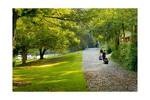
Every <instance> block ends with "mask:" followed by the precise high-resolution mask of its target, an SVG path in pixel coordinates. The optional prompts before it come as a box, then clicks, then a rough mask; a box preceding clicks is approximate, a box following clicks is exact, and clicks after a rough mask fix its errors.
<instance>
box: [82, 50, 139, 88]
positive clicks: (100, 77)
mask: <svg viewBox="0 0 150 100" xmlns="http://www.w3.org/2000/svg"><path fill="white" fill-rule="evenodd" d="M107 57H108V58H109V55H107ZM98 58H99V49H98V48H89V49H86V50H84V51H83V66H84V67H83V70H84V74H85V78H86V80H87V84H88V89H89V91H137V74H136V73H135V72H131V71H128V70H125V69H123V68H121V67H119V65H117V64H116V63H114V62H112V61H110V60H109V64H103V61H102V60H99V59H98Z"/></svg>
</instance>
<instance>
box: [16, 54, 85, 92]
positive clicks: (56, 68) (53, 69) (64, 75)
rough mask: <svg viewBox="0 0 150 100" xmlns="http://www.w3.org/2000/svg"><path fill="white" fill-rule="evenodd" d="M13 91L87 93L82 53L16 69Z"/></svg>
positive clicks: (37, 62) (38, 61)
mask: <svg viewBox="0 0 150 100" xmlns="http://www.w3.org/2000/svg"><path fill="white" fill-rule="evenodd" d="M13 91H87V88H86V81H85V79H84V75H83V71H82V52H75V53H69V54H66V55H63V56H58V57H53V58H49V59H43V60H37V61H32V62H29V63H27V64H26V65H24V66H17V67H14V68H13Z"/></svg>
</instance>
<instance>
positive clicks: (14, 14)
mask: <svg viewBox="0 0 150 100" xmlns="http://www.w3.org/2000/svg"><path fill="white" fill-rule="evenodd" d="M18 18H19V16H18V12H17V11H16V10H15V9H13V37H14V36H15V33H14V32H15V29H16V23H17V19H18Z"/></svg>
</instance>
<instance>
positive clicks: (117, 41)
mask: <svg viewBox="0 0 150 100" xmlns="http://www.w3.org/2000/svg"><path fill="white" fill-rule="evenodd" d="M115 41H116V43H115V48H116V50H117V49H118V47H119V45H120V41H119V34H118V33H117V34H116V38H115Z"/></svg>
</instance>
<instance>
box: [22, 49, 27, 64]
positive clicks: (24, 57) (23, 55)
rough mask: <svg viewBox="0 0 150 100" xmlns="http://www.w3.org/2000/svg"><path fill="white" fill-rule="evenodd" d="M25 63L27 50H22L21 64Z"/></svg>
mask: <svg viewBox="0 0 150 100" xmlns="http://www.w3.org/2000/svg"><path fill="white" fill-rule="evenodd" d="M26 61H27V49H26V48H22V64H26Z"/></svg>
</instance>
